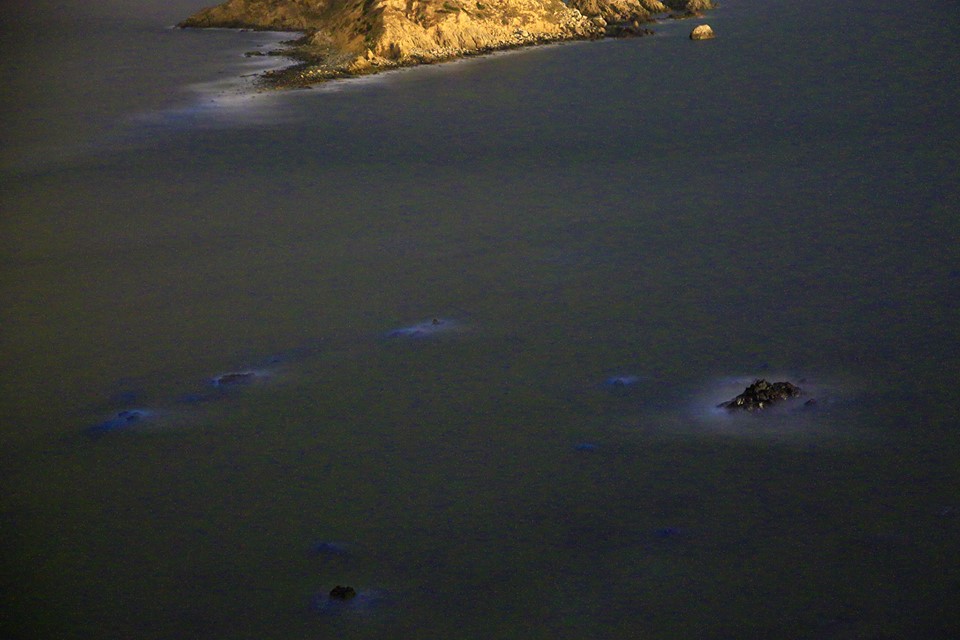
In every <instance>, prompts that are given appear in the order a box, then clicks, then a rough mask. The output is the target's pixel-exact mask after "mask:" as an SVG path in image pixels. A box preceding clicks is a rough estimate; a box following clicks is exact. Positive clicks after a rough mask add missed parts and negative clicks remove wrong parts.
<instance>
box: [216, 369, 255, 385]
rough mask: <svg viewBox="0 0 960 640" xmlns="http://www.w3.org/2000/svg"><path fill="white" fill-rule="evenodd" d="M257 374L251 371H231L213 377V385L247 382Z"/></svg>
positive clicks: (252, 379) (251, 380)
mask: <svg viewBox="0 0 960 640" xmlns="http://www.w3.org/2000/svg"><path fill="white" fill-rule="evenodd" d="M256 377H257V374H256V373H255V372H253V371H232V372H230V373H224V374H223V375H219V376H217V377H216V378H214V379H213V386H215V387H232V386H236V385H239V384H249V383H251V382H253V381H254V379H256Z"/></svg>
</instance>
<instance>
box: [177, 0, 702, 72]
mask: <svg viewBox="0 0 960 640" xmlns="http://www.w3.org/2000/svg"><path fill="white" fill-rule="evenodd" d="M704 1H709V0H666V2H665V3H664V2H661V0H570V2H569V5H568V4H566V3H564V2H563V1H562V0H227V2H224V3H223V4H221V5H218V6H215V7H210V8H208V9H203V10H202V11H200V12H198V13H196V14H195V15H193V16H191V17H190V18H188V19H187V20H185V21H184V22H183V23H181V24H180V26H181V27H234V28H252V29H274V30H281V31H302V32H305V33H306V36H305V37H304V38H303V39H301V40H299V41H298V43H297V47H296V50H295V53H296V54H297V55H298V56H299V57H301V58H302V59H304V60H306V61H307V62H308V65H309V66H308V67H306V68H304V69H302V70H301V71H300V72H299V73H300V81H302V82H304V83H308V82H314V81H318V80H322V79H324V78H328V77H335V76H337V75H343V74H357V73H369V72H371V71H375V70H377V69H383V68H390V67H394V66H400V65H409V64H418V63H424V62H434V61H439V60H446V59H449V58H455V57H459V56H463V55H469V54H471V53H477V52H483V51H490V50H494V49H503V48H508V47H516V46H522V45H529V44H537V43H543V42H552V41H557V40H570V39H584V38H599V37H603V36H604V35H605V33H606V31H605V26H606V25H607V24H608V23H611V22H621V21H633V22H635V23H636V22H638V21H639V22H643V21H646V20H649V19H650V18H651V16H652V14H653V13H660V12H665V11H668V10H669V9H670V8H674V9H676V8H677V7H675V6H674V5H678V6H679V5H682V7H684V8H685V7H686V5H687V4H695V3H702V2H704ZM288 80H289V78H288Z"/></svg>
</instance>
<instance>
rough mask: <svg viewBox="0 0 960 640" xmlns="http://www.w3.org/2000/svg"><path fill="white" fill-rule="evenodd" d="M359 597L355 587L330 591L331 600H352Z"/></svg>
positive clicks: (339, 586) (342, 587)
mask: <svg viewBox="0 0 960 640" xmlns="http://www.w3.org/2000/svg"><path fill="white" fill-rule="evenodd" d="M356 597H357V590H356V589H354V588H353V587H344V586H341V585H339V584H338V585H337V586H335V587H334V588H333V589H331V590H330V599H331V600H351V599H353V598H356Z"/></svg>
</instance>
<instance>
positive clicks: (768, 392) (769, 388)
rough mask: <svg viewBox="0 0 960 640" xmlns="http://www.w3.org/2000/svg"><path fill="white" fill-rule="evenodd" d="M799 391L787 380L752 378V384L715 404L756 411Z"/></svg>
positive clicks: (792, 396)
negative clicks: (731, 397)
mask: <svg viewBox="0 0 960 640" xmlns="http://www.w3.org/2000/svg"><path fill="white" fill-rule="evenodd" d="M801 393H803V391H802V390H801V389H800V387H798V386H796V385H794V384H791V383H789V382H767V381H766V380H763V379H759V380H754V381H753V384H751V385H750V386H749V387H747V388H746V389H745V390H744V391H743V393H741V394H740V395H738V396H737V397H736V398H734V399H732V400H729V401H727V402H721V403H720V404H718V405H717V406H718V407H722V408H724V409H730V410H731V411H737V410H743V411H758V410H760V409H764V408H766V407H768V406H770V405H772V404H775V403H777V402H780V401H782V400H787V399H789V398H796V397H797V396H799V395H800V394H801Z"/></svg>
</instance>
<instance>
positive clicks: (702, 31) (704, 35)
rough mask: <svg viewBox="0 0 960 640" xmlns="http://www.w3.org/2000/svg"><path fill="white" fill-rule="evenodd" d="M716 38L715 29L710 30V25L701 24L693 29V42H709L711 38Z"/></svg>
mask: <svg viewBox="0 0 960 640" xmlns="http://www.w3.org/2000/svg"><path fill="white" fill-rule="evenodd" d="M714 37H716V34H715V33H714V32H713V29H711V28H710V25H708V24H701V25H699V26H696V27H694V28H693V31H691V32H690V39H691V40H709V39H710V38H714Z"/></svg>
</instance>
